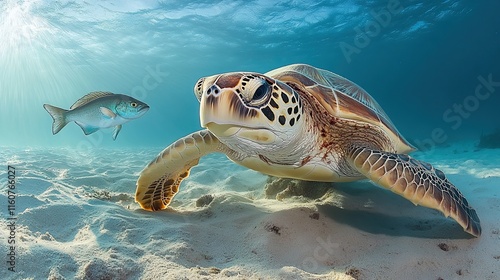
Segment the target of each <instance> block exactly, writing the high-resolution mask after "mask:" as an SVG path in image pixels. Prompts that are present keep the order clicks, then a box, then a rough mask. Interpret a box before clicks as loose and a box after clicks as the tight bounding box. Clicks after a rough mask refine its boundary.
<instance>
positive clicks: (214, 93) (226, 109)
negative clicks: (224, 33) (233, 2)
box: [135, 64, 481, 236]
mask: <svg viewBox="0 0 500 280" xmlns="http://www.w3.org/2000/svg"><path fill="white" fill-rule="evenodd" d="M194 92H195V95H196V97H197V98H198V100H199V101H200V122H201V126H202V127H204V128H206V129H203V130H200V131H197V132H194V133H192V134H190V135H187V136H185V137H183V138H181V139H179V140H177V141H176V142H174V143H173V144H171V145H170V146H168V147H167V148H166V149H165V150H163V151H162V152H161V153H160V154H159V155H158V156H157V157H156V158H155V159H154V160H153V161H152V162H151V163H149V164H148V165H147V166H146V167H145V168H144V170H143V171H142V172H141V174H140V177H139V179H138V181H137V190H136V198H135V199H136V201H137V202H138V203H139V204H140V205H141V207H142V208H143V209H146V210H150V211H156V210H162V209H165V208H166V207H167V206H168V205H169V203H170V202H171V201H172V198H173V197H174V196H175V194H176V193H177V192H178V191H179V185H180V183H181V181H182V180H183V179H184V178H186V177H187V176H188V175H189V170H190V169H191V167H193V166H194V165H196V164H198V161H199V159H200V157H202V156H204V155H206V154H209V153H213V152H220V153H224V154H226V155H227V157H228V158H229V159H231V160H232V161H234V162H236V163H237V164H240V165H242V166H245V167H247V168H250V169H253V170H257V171H259V172H262V173H264V174H268V175H272V176H277V177H286V178H295V179H302V180H309V181H323V182H345V181H354V180H359V179H366V178H368V179H370V180H371V181H372V182H373V183H375V184H377V185H379V186H381V187H384V188H387V189H389V190H391V191H393V192H395V193H397V194H399V195H401V196H403V197H404V198H406V199H408V200H410V201H411V202H413V203H414V204H415V205H417V204H420V205H423V206H426V207H429V208H433V209H437V210H439V211H441V212H442V213H443V214H444V215H445V216H447V217H448V216H451V218H453V219H454V220H455V221H457V222H458V223H459V224H460V225H461V226H462V227H463V228H464V230H465V231H466V232H468V233H470V234H472V235H474V236H479V235H480V234H481V226H480V222H479V218H478V216H477V214H476V211H475V210H474V209H473V208H471V207H470V206H469V203H468V202H467V200H466V199H465V198H464V196H463V195H462V193H461V192H460V191H459V190H458V189H457V188H456V187H455V186H454V185H453V184H452V183H451V182H450V181H449V180H448V179H447V178H446V176H445V175H444V173H443V172H442V171H440V170H439V169H436V168H434V167H433V166H432V165H430V164H429V163H426V162H423V161H419V160H416V159H414V158H412V157H410V156H408V155H407V153H409V152H412V151H413V150H415V149H414V147H413V146H412V145H411V144H410V143H409V142H408V141H406V140H405V139H404V138H403V136H402V135H401V134H400V133H399V132H398V130H397V129H396V128H395V127H394V125H393V124H392V122H391V121H390V119H389V117H388V116H387V115H386V113H385V112H384V111H383V110H382V108H381V107H380V106H379V105H378V103H377V102H376V101H375V100H374V99H373V98H372V97H371V96H370V95H369V94H368V93H367V92H366V91H364V90H363V89H362V88H361V87H359V86H358V85H356V84H355V83H353V82H351V81H349V80H347V79H346V78H343V77H341V76H339V75H337V74H334V73H331V72H329V71H326V70H322V69H318V68H315V67H312V66H309V65H305V64H294V65H289V66H285V67H282V68H278V69H275V70H272V71H270V72H268V73H266V74H264V75H262V74H258V73H251V72H233V73H225V74H219V75H214V76H210V77H205V78H201V79H200V80H198V82H197V83H196V85H195V87H194Z"/></svg>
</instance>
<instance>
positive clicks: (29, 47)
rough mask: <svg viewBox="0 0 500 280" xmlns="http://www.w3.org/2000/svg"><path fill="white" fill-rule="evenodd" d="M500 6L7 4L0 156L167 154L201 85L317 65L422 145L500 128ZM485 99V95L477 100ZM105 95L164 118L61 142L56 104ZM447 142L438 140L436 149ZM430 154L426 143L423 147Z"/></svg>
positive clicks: (184, 128)
mask: <svg viewBox="0 0 500 280" xmlns="http://www.w3.org/2000/svg"><path fill="white" fill-rule="evenodd" d="M499 8H500V4H499V3H498V1H451V0H443V1H397V0H383V1H355V0H351V1H304V2H301V1H259V0H256V1H158V0H147V1H94V0H91V1H84V2H81V1H66V0H64V1H36V0H26V1H22V0H3V1H2V2H0V37H1V39H0V135H1V137H0V145H1V146H42V147H43V146H74V145H75V143H76V144H78V145H79V146H80V147H82V148H87V149H92V148H95V147H124V146H128V147H151V146H153V147H157V146H158V147H163V146H166V145H168V144H170V143H171V142H172V141H174V140H176V139H178V138H180V137H182V136H184V135H186V134H188V133H190V132H193V131H196V130H198V129H200V125H199V119H198V101H197V99H196V98H195V97H194V95H193V86H194V83H195V82H196V81H197V80H198V78H200V77H203V76H208V75H213V74H217V73H221V72H231V71H254V72H261V73H264V72H267V71H269V70H272V69H274V68H277V67H280V66H283V65H287V64H292V63H307V64H311V65H313V66H316V67H319V68H324V69H327V70H330V71H332V72H335V73H338V74H340V75H342V76H344V77H347V78H348V79H350V80H352V81H354V82H356V83H357V84H359V85H361V86H362V87H363V88H364V89H365V90H367V91H368V92H369V93H370V94H371V95H372V96H373V97H374V98H375V99H376V100H377V101H378V102H379V103H380V104H381V105H382V107H383V108H384V109H385V111H386V112H387V113H388V115H389V116H390V118H391V119H392V121H393V122H394V123H395V124H396V126H397V127H398V129H399V130H400V131H401V132H402V133H403V134H404V135H405V136H406V137H407V138H408V139H410V140H411V141H413V143H414V144H417V146H422V147H424V148H425V147H426V146H428V144H426V143H430V142H429V141H427V140H429V139H431V140H432V138H433V137H434V138H435V139H434V140H433V141H432V143H441V144H442V143H446V142H450V141H455V140H459V139H464V138H466V139H474V140H477V139H478V137H479V136H480V135H481V134H482V133H488V132H491V131H494V130H495V128H497V127H499V126H500V118H499V114H498V105H500V96H499V95H500V86H499V82H497V81H500V67H499V62H500V34H499V31H500V30H499V29H500V19H499V18H498V15H497V11H498V10H499ZM478 87H482V88H480V90H479V91H478V92H476V91H477V88H478ZM96 90H105V91H111V92H115V93H123V94H127V95H130V96H133V97H136V98H138V99H140V100H142V101H144V102H146V103H148V104H149V105H150V106H151V109H150V111H149V112H147V113H146V115H144V116H143V117H141V118H140V119H137V120H134V121H132V122H130V123H127V124H125V125H124V127H123V129H122V131H121V132H120V135H119V136H118V138H117V140H116V141H113V140H112V139H111V134H112V130H111V129H108V130H105V131H102V132H98V133H95V134H92V135H90V136H85V135H83V133H82V131H81V129H80V128H79V127H78V126H77V125H75V124H74V123H72V124H69V125H68V126H67V127H65V128H64V129H63V130H62V131H61V132H59V134H57V135H55V136H54V135H52V133H51V123H52V119H51V118H50V116H49V115H48V114H47V112H46V111H45V110H44V109H43V107H42V105H43V104H44V103H48V104H52V105H55V106H58V107H62V108H69V107H70V106H71V105H72V104H73V103H74V102H75V101H76V100H77V99H78V98H80V97H81V96H83V95H84V94H86V93H88V92H91V91H96ZM436 139H437V140H439V141H435V140H436ZM418 144H421V145H418Z"/></svg>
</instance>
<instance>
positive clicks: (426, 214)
mask: <svg viewBox="0 0 500 280" xmlns="http://www.w3.org/2000/svg"><path fill="white" fill-rule="evenodd" d="M335 189H336V190H335V192H337V193H339V194H340V195H341V196H342V199H341V201H340V205H333V204H317V205H316V207H317V208H318V211H319V212H320V213H321V214H323V215H324V216H325V217H328V218H330V219H332V220H333V221H335V222H338V223H341V224H345V225H349V226H351V227H354V228H357V229H359V230H361V231H365V232H368V233H371V234H384V235H388V236H406V237H416V238H428V239H470V238H473V236H472V235H470V234H468V233H466V232H464V231H463V229H462V227H461V226H460V225H459V224H457V223H456V222H455V221H454V220H452V219H449V218H446V217H444V215H442V214H438V211H436V210H433V209H429V208H425V207H421V206H415V205H413V204H412V203H411V202H409V201H408V200H406V199H404V198H402V197H400V196H398V195H396V194H394V193H392V192H390V191H387V190H384V189H381V188H379V187H376V186H374V185H372V184H371V183H369V182H357V183H349V184H345V186H340V187H338V185H337V187H336V188H335ZM367 204H369V205H370V206H369V207H363V206H364V205H367ZM436 214H437V215H436Z"/></svg>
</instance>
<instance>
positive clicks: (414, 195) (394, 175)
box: [348, 147, 481, 237]
mask: <svg viewBox="0 0 500 280" xmlns="http://www.w3.org/2000/svg"><path fill="white" fill-rule="evenodd" d="M348 159H349V161H350V162H351V164H352V166H353V167H354V168H355V169H357V170H358V171H359V172H360V173H362V174H363V175H365V176H366V177H368V178H369V179H370V180H372V181H373V182H375V183H376V184H378V185H380V186H382V187H384V188H387V189H390V190H391V191H393V192H395V193H397V194H399V195H401V196H403V197H404V198H406V199H408V200H410V201H411V202H413V203H414V204H416V205H422V206H425V207H429V208H433V209H437V210H439V211H441V212H442V213H443V214H444V215H445V216H446V217H448V216H450V217H451V218H453V219H454V220H455V221H457V222H458V223H459V224H460V225H461V226H462V227H463V228H464V230H465V231H466V232H468V233H470V234H472V235H474V236H476V237H478V236H480V235H481V225H480V222H479V218H478V216H477V214H476V211H475V210H474V209H473V208H472V207H470V206H469V203H468V202H467V200H466V199H465V197H464V196H463V195H462V193H461V192H460V191H459V190H458V189H457V188H456V187H455V186H454V185H453V184H452V183H451V182H450V181H449V180H448V179H447V178H446V176H445V175H444V173H443V172H442V171H441V170H439V169H435V168H434V167H433V166H432V165H430V164H428V163H426V162H422V161H418V160H416V159H414V158H412V157H410V156H408V155H404V154H393V153H389V152H384V151H377V150H372V149H369V148H364V147H352V148H351V149H349V151H348Z"/></svg>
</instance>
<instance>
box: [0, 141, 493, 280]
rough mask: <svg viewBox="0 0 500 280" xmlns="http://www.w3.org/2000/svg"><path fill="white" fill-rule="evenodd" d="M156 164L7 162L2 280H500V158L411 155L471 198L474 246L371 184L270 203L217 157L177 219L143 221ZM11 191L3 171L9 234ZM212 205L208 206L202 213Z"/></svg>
mask: <svg viewBox="0 0 500 280" xmlns="http://www.w3.org/2000/svg"><path fill="white" fill-rule="evenodd" d="M159 151H160V149H154V150H148V151H142V152H137V151H134V150H128V151H106V150H100V151H96V152H95V153H91V154H85V155H82V154H80V153H78V152H74V151H71V150H65V149H53V150H48V151H47V150H39V149H33V150H26V151H24V150H19V149H2V150H1V151H0V162H2V163H5V162H7V163H8V164H11V165H13V166H15V167H16V168H17V170H18V175H17V176H18V184H17V189H16V192H18V197H17V200H16V215H17V218H18V219H17V228H16V235H15V237H16V257H17V258H16V267H15V269H16V271H17V272H15V273H12V272H10V271H8V270H7V268H8V265H6V262H5V261H2V266H1V267H0V268H1V269H0V279H74V278H76V279H219V278H220V279H353V278H354V279H440V278H442V279H500V269H499V267H500V234H499V231H500V222H499V221H500V167H499V166H500V164H499V163H500V149H497V150H481V151H474V147H473V144H464V145H455V146H452V147H448V148H441V149H439V150H436V151H434V152H432V153H426V154H424V153H416V154H414V156H415V157H417V158H418V159H421V160H426V161H429V162H431V163H433V164H434V165H435V166H436V167H438V168H440V169H442V170H443V171H444V172H445V173H446V174H447V175H448V177H449V178H450V180H451V181H452V182H454V183H455V185H456V186H458V187H459V189H460V190H461V191H462V192H463V193H464V195H465V196H466V197H467V199H468V200H469V202H470V204H472V205H473V206H474V207H475V209H476V210H477V213H478V215H479V217H480V218H481V222H482V228H483V234H482V236H481V237H480V238H471V237H470V236H468V235H467V234H466V233H464V232H463V231H462V229H461V228H460V226H458V225H457V224H456V223H455V222H453V221H452V220H450V219H446V218H444V217H443V216H442V215H441V214H440V213H438V212H436V211H434V210H430V209H426V208H423V207H415V206H413V204H411V203H410V202H408V201H406V200H405V199H402V198H400V197H399V196H397V195H395V194H392V193H390V192H388V191H385V190H382V189H380V188H377V187H375V186H374V185H372V184H370V183H369V182H365V181H362V182H354V183H349V184H336V185H335V188H334V189H332V190H331V191H329V192H327V193H326V195H325V196H323V197H322V198H321V199H307V198H304V197H288V196H287V195H286V194H284V193H283V194H284V195H283V197H284V199H283V200H281V201H278V200H275V199H268V198H265V195H264V192H265V190H264V186H265V184H266V180H267V177H266V176H263V175H260V174H258V173H256V172H254V171H251V170H246V169H244V168H242V167H239V166H237V165H236V164H234V163H232V162H230V161H228V160H226V159H225V158H224V157H222V156H210V157H208V158H205V159H204V160H202V162H201V164H200V165H199V166H197V167H195V168H194V169H193V171H192V173H191V177H190V178H188V179H187V180H186V181H185V182H184V183H183V184H182V188H181V192H180V193H179V194H178V195H177V196H176V198H175V201H174V202H173V204H172V209H173V210H169V211H163V212H158V213H150V212H145V211H143V210H141V209H139V207H138V205H137V204H136V203H134V201H133V195H134V191H135V180H136V179H137V175H138V174H139V172H140V170H141V169H142V168H143V167H144V165H145V164H146V163H147V162H148V161H149V160H150V159H152V157H153V156H154V155H155V154H156V153H157V152H159ZM6 180H7V174H6V173H5V168H2V170H1V171H0V186H2V188H3V189H2V192H1V194H0V205H1V207H2V211H1V215H2V216H1V218H2V220H3V222H4V223H5V222H6V218H7V217H8V216H7V214H6V213H7V212H6V207H7V206H6V203H7V197H6V192H5V191H4V190H5V188H6ZM310 185H311V187H312V185H313V184H310ZM206 194H212V195H214V199H213V201H212V202H211V203H210V204H209V205H208V206H204V207H197V206H196V201H197V200H198V199H199V198H200V197H202V196H204V195H206ZM4 223H2V224H4ZM8 235H9V231H8V230H6V228H5V227H4V228H3V229H2V230H1V231H0V240H1V242H0V250H1V254H2V255H3V256H4V259H6V253H7V252H8V247H7V245H8V244H7V241H6V240H7V238H8ZM441 243H442V244H445V245H441V247H443V248H445V249H447V251H444V250H442V249H441V248H440V247H439V246H438V245H439V244H441ZM348 274H350V275H348Z"/></svg>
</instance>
